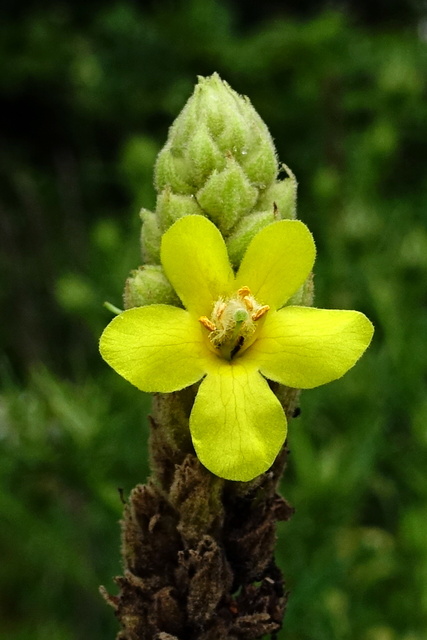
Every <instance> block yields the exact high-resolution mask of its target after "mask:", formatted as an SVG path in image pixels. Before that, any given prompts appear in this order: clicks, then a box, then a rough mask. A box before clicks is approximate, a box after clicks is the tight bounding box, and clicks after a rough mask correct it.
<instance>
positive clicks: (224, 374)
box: [190, 359, 287, 481]
mask: <svg viewBox="0 0 427 640" xmlns="http://www.w3.org/2000/svg"><path fill="white" fill-rule="evenodd" d="M286 428H287V425H286V417H285V414H284V412H283V409H282V407H281V405H280V403H279V401H278V400H277V398H276V396H275V395H274V394H273V392H272V391H271V389H270V387H269V386H268V384H267V381H266V380H265V379H264V378H263V377H262V376H261V375H260V374H259V373H258V372H257V371H256V370H255V369H254V368H253V367H250V366H249V367H248V366H247V365H245V364H244V363H243V362H241V363H237V364H234V363H233V364H232V363H229V362H225V361H223V360H220V359H217V361H216V363H215V365H214V366H212V367H211V368H210V372H209V373H208V375H207V377H206V378H205V379H204V380H203V381H202V383H201V385H200V389H199V391H198V394H197V397H196V401H195V403H194V407H193V410H192V413H191V416H190V430H191V435H192V439H193V444H194V448H195V450H196V453H197V456H198V458H199V459H200V461H201V462H202V464H204V465H205V467H207V468H208V469H209V470H210V471H211V472H212V473H214V474H215V475H217V476H220V477H221V478H225V479H227V480H242V481H248V480H252V478H255V477H256V476H258V475H260V474H261V473H263V472H264V471H267V469H269V468H270V466H271V465H272V463H273V462H274V460H275V458H276V456H277V454H278V453H279V451H280V449H281V447H282V445H283V443H284V441H285V438H286Z"/></svg>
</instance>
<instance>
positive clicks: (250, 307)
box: [243, 296, 254, 311]
mask: <svg viewBox="0 0 427 640" xmlns="http://www.w3.org/2000/svg"><path fill="white" fill-rule="evenodd" d="M243 302H244V303H245V307H246V309H247V310H248V311H252V310H253V308H254V303H253V301H252V300H251V298H250V296H244V298H243Z"/></svg>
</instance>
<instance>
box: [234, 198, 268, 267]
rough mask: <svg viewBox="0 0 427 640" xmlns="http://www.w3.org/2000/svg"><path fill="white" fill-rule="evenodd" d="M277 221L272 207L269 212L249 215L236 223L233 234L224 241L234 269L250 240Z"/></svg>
mask: <svg viewBox="0 0 427 640" xmlns="http://www.w3.org/2000/svg"><path fill="white" fill-rule="evenodd" d="M278 219H279V218H278V216H277V214H276V212H275V210H274V209H273V207H272V208H271V209H270V211H258V212H256V213H251V214H250V215H249V216H246V217H244V218H242V219H241V220H240V221H239V222H238V223H237V225H236V227H235V228H234V229H233V233H232V234H231V235H230V236H229V237H228V238H227V240H226V244H227V249H228V255H229V257H230V262H231V264H232V265H233V266H234V267H238V265H239V264H240V262H241V260H242V258H243V255H244V253H245V251H246V249H247V248H248V245H249V243H250V241H251V240H252V238H253V237H254V236H255V235H256V234H257V233H258V232H259V231H261V229H263V228H264V227H266V226H267V225H269V224H271V223H272V222H274V221H275V220H278Z"/></svg>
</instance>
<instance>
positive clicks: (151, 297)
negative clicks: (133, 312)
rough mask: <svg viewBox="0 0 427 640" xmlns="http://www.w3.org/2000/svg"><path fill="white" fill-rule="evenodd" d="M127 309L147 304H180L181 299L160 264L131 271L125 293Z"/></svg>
mask: <svg viewBox="0 0 427 640" xmlns="http://www.w3.org/2000/svg"><path fill="white" fill-rule="evenodd" d="M123 298H124V306H125V309H131V308H132V307H142V306H144V305H146V304H171V305H179V299H178V297H177V295H176V293H175V291H174V290H173V288H172V285H171V284H170V282H169V280H168V279H167V278H166V276H165V274H164V273H163V269H162V267H160V266H158V265H146V266H144V267H139V269H135V270H134V271H132V272H131V274H130V276H129V278H128V279H127V280H126V285H125V291H124V294H123Z"/></svg>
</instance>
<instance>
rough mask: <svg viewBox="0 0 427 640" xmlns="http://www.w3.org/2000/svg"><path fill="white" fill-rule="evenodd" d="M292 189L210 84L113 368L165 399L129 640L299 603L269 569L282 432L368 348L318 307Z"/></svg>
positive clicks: (135, 571)
mask: <svg viewBox="0 0 427 640" xmlns="http://www.w3.org/2000/svg"><path fill="white" fill-rule="evenodd" d="M296 186H297V185H296V180H295V177H294V175H293V174H292V172H291V171H290V170H289V169H288V168H287V167H286V166H284V165H282V166H279V164H278V161H277V156H276V152H275V148H274V144H273V141H272V138H271V136H270V134H269V131H268V129H267V127H266V125H265V124H264V122H263V121H262V120H261V118H260V117H259V115H258V114H257V113H256V111H255V110H254V108H253V107H252V105H251V103H250V102H249V100H248V99H247V98H245V97H242V96H240V95H238V94H237V93H235V92H234V91H233V90H232V89H231V88H230V87H229V86H228V84H227V83H225V82H223V81H222V80H221V79H220V77H219V76H218V75H217V74H214V75H213V76H211V77H209V78H200V79H199V83H198V84H197V86H196V88H195V91H194V93H193V95H192V97H191V98H190V99H189V100H188V102H187V104H186V105H185V106H184V109H183V110H182V112H181V113H180V115H179V116H178V118H177V119H176V120H175V122H174V124H173V125H172V127H171V128H170V131H169V136H168V140H167V142H166V144H165V146H164V147H163V149H162V150H161V151H160V154H159V156H158V158H157V162H156V166H155V187H156V190H157V194H158V195H157V204H156V210H155V211H148V210H143V211H142V212H141V217H142V235H141V244H142V256H143V263H144V264H143V266H141V267H140V268H139V269H137V270H136V271H134V272H132V274H131V276H130V277H129V279H128V280H127V282H126V286H125V293H124V304H125V310H124V311H123V312H122V313H120V314H119V315H117V316H116V317H115V318H114V319H113V320H112V321H111V322H110V324H109V325H108V326H107V327H106V329H105V331H104V332H103V334H102V337H101V341H100V350H101V354H102V357H103V358H104V359H105V360H106V362H107V363H108V364H109V365H110V366H111V367H113V369H115V371H116V372H117V373H119V374H120V375H121V376H123V377H124V378H125V379H126V380H128V381H129V382H130V383H132V384H133V385H135V386H136V387H137V388H138V389H140V390H142V391H145V392H150V393H153V394H154V397H153V407H152V415H151V417H150V430H151V435H150V456H151V469H152V471H151V476H150V478H149V479H148V481H147V483H146V484H145V485H138V486H137V487H136V488H135V489H133V491H132V492H131V495H130V497H129V500H128V502H127V504H126V506H125V509H124V517H123V522H122V553H123V562H124V575H123V576H122V577H119V578H116V582H117V584H118V586H119V588H120V591H119V594H118V595H108V594H107V593H106V592H105V590H104V591H103V593H104V596H105V597H106V599H107V600H108V602H109V603H110V604H111V605H112V606H113V607H114V609H115V612H116V615H117V617H118V619H119V621H120V623H121V631H120V632H119V634H118V638H119V639H120V640H151V639H156V640H196V639H197V640H220V639H226V638H227V639H230V640H231V639H233V640H237V639H241V640H248V639H252V638H261V637H262V636H264V635H266V634H275V633H277V631H278V630H279V629H280V628H281V625H282V619H283V615H284V610H285V605H286V600H287V593H286V591H285V588H284V583H283V579H282V575H281V572H280V571H279V569H278V568H277V566H276V564H275V560H274V547H275V542H276V533H275V528H276V522H277V521H279V520H287V519H288V518H289V517H290V516H291V514H292V508H291V507H290V506H289V505H288V504H287V502H286V501H285V500H284V499H283V498H282V497H280V496H279V495H278V494H277V485H278V482H279V480H280V477H281V475H282V472H283V469H284V466H285V463H286V456H287V449H286V435H287V423H288V421H289V420H290V418H292V416H293V415H294V414H295V412H296V410H297V407H298V396H299V390H300V389H309V388H312V387H316V386H319V385H322V384H325V383H327V382H330V381H332V380H335V379H337V378H340V377H341V376H342V375H344V373H346V372H347V371H348V370H349V369H350V368H351V367H352V366H353V365H354V364H355V363H356V362H357V360H358V359H359V358H360V356H361V355H362V354H363V352H364V351H365V349H366V348H367V346H368V345H369V342H370V340H371V337H372V334H373V327H372V324H371V323H370V321H369V320H368V319H367V318H366V317H365V316H364V315H363V314H361V313H358V312H357V311H341V310H332V311H331V310H325V309H316V308H313V307H312V306H311V305H312V299H313V284H312V269H313V264H314V260H315V253H316V250H315V244H314V241H313V238H312V235H311V233H310V231H309V230H308V229H307V227H306V226H305V225H304V224H303V223H302V222H300V221H299V220H296V219H295V216H296Z"/></svg>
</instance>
